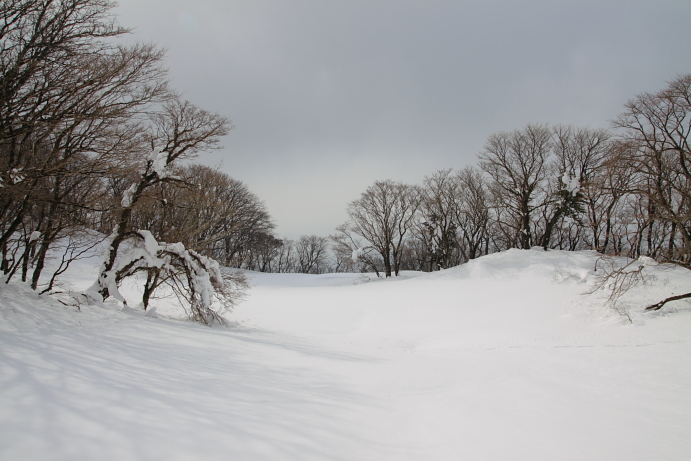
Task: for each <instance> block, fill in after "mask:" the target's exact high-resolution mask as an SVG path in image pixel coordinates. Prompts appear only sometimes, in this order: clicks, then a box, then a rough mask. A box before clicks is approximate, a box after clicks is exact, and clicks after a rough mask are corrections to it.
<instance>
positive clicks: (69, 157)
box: [0, 0, 243, 323]
mask: <svg viewBox="0 0 691 461" xmlns="http://www.w3.org/2000/svg"><path fill="white" fill-rule="evenodd" d="M113 7H114V3H112V2H110V1H107V0H65V1H60V2H54V1H48V0H8V1H5V2H3V6H2V9H0V251H1V252H2V261H1V262H0V270H2V272H3V273H4V274H5V275H6V281H9V280H10V279H11V278H12V277H13V276H15V275H18V276H20V277H21V279H22V280H23V281H29V282H30V284H31V287H32V288H33V289H35V290H36V289H38V288H39V282H40V280H41V275H42V272H43V269H44V267H45V262H46V258H47V255H48V254H49V251H50V250H52V249H55V248H57V247H59V246H60V245H61V246H62V248H63V250H64V252H63V256H62V263H61V264H60V265H59V268H58V269H57V271H55V273H53V274H52V276H51V277H50V280H49V282H48V284H47V286H46V287H45V288H44V289H43V292H45V291H48V290H50V289H52V288H53V284H54V282H55V277H56V276H58V275H59V274H60V273H61V272H63V271H64V270H65V269H66V268H67V266H68V265H69V263H70V262H71V261H73V260H74V259H75V258H77V257H79V256H80V255H81V254H82V253H83V251H85V250H84V245H83V244H84V241H85V240H88V239H90V238H91V237H93V236H94V234H95V232H94V231H97V230H100V231H105V230H106V228H108V229H107V233H108V234H109V237H108V239H107V255H106V257H105V261H104V263H103V267H102V269H101V273H100V275H99V277H98V280H97V282H96V284H95V285H94V290H93V291H91V292H90V293H88V294H86V296H87V297H88V298H90V299H95V298H105V297H108V296H115V297H117V298H119V299H121V300H122V301H123V302H126V301H125V300H124V298H122V296H121V295H120V294H119V293H118V290H117V287H118V285H119V284H120V282H121V281H122V280H123V279H124V278H126V277H130V276H132V275H134V274H135V273H137V272H146V273H147V274H148V276H147V282H146V286H145V290H144V291H145V295H144V296H145V297H144V305H145V306H146V305H147V304H148V299H149V297H150V296H151V293H152V292H153V291H154V290H155V289H156V288H158V287H159V286H161V284H162V283H168V284H171V285H173V286H175V287H177V288H178V290H177V292H178V293H179V294H180V295H181V296H182V297H183V298H184V299H185V300H186V302H187V306H188V307H189V309H190V315H191V317H192V318H194V319H195V320H199V321H201V322H204V323H211V322H214V321H222V317H220V311H217V310H216V308H215V307H214V303H213V299H212V298H214V297H216V298H220V299H222V301H223V303H221V305H222V306H223V305H225V306H228V305H229V304H231V303H232V302H233V299H234V296H233V294H234V293H235V292H236V291H237V289H238V288H241V287H242V284H243V281H242V279H241V278H239V277H237V276H230V275H228V274H224V273H223V272H222V271H221V270H220V269H219V267H218V265H217V264H216V263H215V262H214V261H213V260H212V259H210V258H209V257H207V256H205V255H204V254H202V252H201V251H197V249H199V250H202V251H206V248H205V247H204V245H202V244H200V237H199V236H198V235H196V236H191V235H188V236H187V237H188V238H187V240H186V243H188V245H189V243H190V242H192V241H193V242H194V244H192V245H189V246H185V244H183V243H182V242H181V240H183V239H181V240H177V242H180V243H175V244H168V243H162V242H159V241H158V240H159V239H161V238H166V237H168V235H165V233H163V232H158V233H157V235H156V236H154V234H152V232H151V231H150V230H148V229H147V227H145V226H144V225H143V224H144V222H143V221H144V220H143V218H144V215H145V214H146V212H145V211H144V210H145V205H146V204H147V203H150V202H151V200H152V197H154V196H155V195H156V193H157V192H160V191H169V192H170V193H171V194H175V193H182V192H180V190H191V189H193V188H194V187H196V186H197V184H195V183H194V182H193V181H190V179H191V178H190V176H189V175H188V177H187V178H183V176H182V175H179V174H178V173H177V171H176V168H178V165H179V163H180V161H181V160H184V159H190V158H193V157H194V156H196V155H197V154H198V153H201V152H204V151H207V150H209V149H213V148H215V147H216V146H217V145H218V142H219V138H220V137H222V136H224V135H225V134H227V133H228V131H229V130H230V128H231V125H230V121H229V120H228V119H226V118H225V117H223V116H221V115H218V114H213V113H210V112H207V111H204V110H202V109H200V108H198V107H196V106H195V105H194V104H192V103H190V102H188V101H184V100H182V99H181V98H180V97H179V96H178V95H177V94H176V93H175V92H174V91H172V90H171V89H170V88H169V86H168V83H167V81H166V79H165V72H164V70H163V68H162V60H163V54H164V53H163V52H162V51H161V50H159V49H158V48H156V47H155V46H153V45H142V44H136V45H131V46H120V45H117V44H115V41H114V40H113V39H114V38H116V37H118V36H120V35H122V34H125V33H127V32H128V31H127V30H126V29H124V28H122V27H120V26H118V25H117V24H116V23H115V21H114V18H113V16H112V14H111V10H112V8H113ZM174 190H175V191H176V192H172V191H174ZM89 230H91V231H89ZM186 231H189V229H182V232H183V233H184V232H186ZM92 245H94V244H93V243H92ZM87 248H88V247H87ZM95 293H98V295H96V294H95Z"/></svg>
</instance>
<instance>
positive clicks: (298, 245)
mask: <svg viewBox="0 0 691 461" xmlns="http://www.w3.org/2000/svg"><path fill="white" fill-rule="evenodd" d="M328 248H329V239H327V238H326V237H319V236H317V235H302V236H300V239H298V240H297V241H296V242H295V254H296V259H297V267H296V272H300V273H303V274H321V273H323V272H325V271H326V270H327V269H328V262H327V261H328V253H327V251H328Z"/></svg>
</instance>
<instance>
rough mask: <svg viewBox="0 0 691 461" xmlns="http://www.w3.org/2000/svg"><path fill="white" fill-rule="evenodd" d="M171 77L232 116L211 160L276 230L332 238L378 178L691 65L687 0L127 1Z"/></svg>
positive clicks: (131, 17) (421, 172)
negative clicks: (262, 204) (250, 195)
mask: <svg viewBox="0 0 691 461" xmlns="http://www.w3.org/2000/svg"><path fill="white" fill-rule="evenodd" d="M117 11H118V13H119V14H120V22H121V23H122V24H123V25H126V26H132V27H135V28H136V32H135V34H134V35H133V36H132V37H131V38H130V39H133V40H142V41H155V42H157V43H158V44H160V45H161V46H163V47H166V48H167V49H168V50H169V52H168V60H167V63H168V66H169V68H170V76H171V80H172V82H173V85H174V86H175V88H177V89H178V90H180V91H182V92H184V93H185V95H186V96H187V97H188V98H189V99H191V100H192V101H194V102H195V103H197V104H198V105H200V106H202V107H204V108H206V109H210V110H214V111H218V112H221V113H223V114H224V115H227V116H229V117H231V118H233V120H234V123H235V126H236V128H235V130H234V131H233V132H232V133H231V134H230V136H228V137H227V138H226V139H225V141H224V145H225V149H224V150H223V151H221V152H219V153H215V154H213V155H211V156H208V157H206V159H204V158H200V161H204V162H205V163H209V164H214V163H216V162H219V161H221V160H222V161H223V164H224V170H225V171H226V172H227V173H229V174H230V175H231V176H233V177H235V178H237V179H240V180H242V181H244V182H246V183H247V184H248V186H249V187H250V188H251V189H252V190H253V191H254V192H255V193H257V194H258V195H259V196H260V197H262V198H263V199H264V200H265V201H266V203H267V205H268V207H269V210H270V212H271V214H272V215H273V216H274V217H275V219H276V221H277V224H278V225H279V228H278V231H279V233H280V234H282V235H287V236H289V237H296V236H299V235H300V234H302V233H318V234H322V235H326V234H328V233H330V232H332V231H333V228H334V227H335V226H336V225H338V224H340V223H341V222H343V221H344V220H345V207H346V205H347V203H348V202H349V201H351V200H353V199H355V198H357V197H358V196H359V194H360V193H361V192H362V191H363V190H364V188H365V187H367V186H368V185H369V184H371V183H372V182H373V181H374V180H376V179H396V180H403V181H407V182H419V181H421V180H422V178H423V177H424V176H425V175H426V174H431V173H433V172H434V171H435V170H436V169H439V168H446V167H452V168H457V167H460V166H463V165H465V164H469V163H474V162H475V156H476V154H477V153H478V152H479V151H480V150H481V149H482V145H483V143H484V140H485V139H486V138H487V136H488V135H489V134H491V133H494V132H497V131H500V130H512V129H515V128H520V127H522V126H524V125H525V124H526V123H531V122H535V123H547V122H549V123H553V124H556V123H573V124H577V125H589V126H597V127H600V126H608V120H609V119H611V118H613V117H615V116H616V115H617V113H618V112H619V111H620V109H621V107H622V104H623V103H624V102H625V101H626V100H627V99H628V98H630V97H632V96H633V95H635V94H636V93H639V92H642V91H655V90H657V89H659V88H661V87H663V86H664V84H665V81H666V80H669V79H671V78H673V77H674V76H675V75H676V74H679V73H685V72H689V71H690V70H691V69H689V63H691V59H689V58H691V52H690V51H689V50H690V49H691V46H690V45H691V32H689V28H688V18H689V17H691V4H690V3H687V2H680V1H678V0H661V1H657V2H654V3H653V2H649V1H626V2H625V1H579V2H559V1H527V2H516V1H477V2H475V1H465V2H459V1H424V2H423V1H403V0H401V1H395V0H362V1H353V0H350V1H325V0H323V1H316V0H315V1H261V0H243V1H214V0H196V1H195V2H194V3H193V2H190V1H181V0H178V1H171V0H121V1H120V7H119V8H118V10H117Z"/></svg>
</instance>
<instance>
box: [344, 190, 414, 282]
mask: <svg viewBox="0 0 691 461" xmlns="http://www.w3.org/2000/svg"><path fill="white" fill-rule="evenodd" d="M419 204H420V199H419V191H418V188H417V187H414V186H409V185H406V184H402V183H398V182H394V181H390V180H388V181H376V182H375V183H374V184H373V185H372V186H370V187H368V188H367V190H366V191H365V192H363V193H362V196H361V197H360V198H359V199H357V200H354V201H353V202H351V203H350V204H349V205H348V216H349V217H350V221H349V223H348V225H347V228H344V229H343V230H345V231H346V232H348V233H350V232H352V233H354V234H357V235H359V236H360V237H362V238H363V239H364V240H365V241H366V242H367V243H368V244H369V245H368V246H369V247H371V248H372V249H374V250H375V251H376V252H377V253H379V255H380V256H381V258H382V260H383V264H384V274H385V276H386V277H391V274H392V273H393V274H395V275H398V274H399V272H400V269H401V258H402V256H403V249H404V246H405V238H406V236H407V234H408V233H409V231H410V230H411V229H412V226H413V223H414V219H415V215H416V212H417V209H418V207H419Z"/></svg>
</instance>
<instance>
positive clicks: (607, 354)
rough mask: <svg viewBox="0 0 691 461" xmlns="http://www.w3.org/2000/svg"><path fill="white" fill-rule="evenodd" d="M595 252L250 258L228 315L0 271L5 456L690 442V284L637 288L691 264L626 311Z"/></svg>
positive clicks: (265, 454)
mask: <svg viewBox="0 0 691 461" xmlns="http://www.w3.org/2000/svg"><path fill="white" fill-rule="evenodd" d="M595 260H596V255H595V254H594V253H591V252H577V253H570V252H561V251H547V252H545V251H540V250H537V249H534V250H511V251H507V252H504V253H499V254H494V255H490V256H487V257H483V258H480V259H478V260H474V261H471V262H470V263H468V264H466V265H463V266H460V267H457V268H453V269H448V270H445V271H441V272H437V273H433V274H420V273H414V272H410V273H408V272H406V273H403V275H402V276H401V277H398V278H396V279H389V280H381V279H379V280H377V279H376V278H375V277H374V276H373V275H371V274H370V275H363V274H327V275H319V276H316V275H300V274H260V273H248V275H249V277H250V281H251V284H252V285H253V287H252V288H251V291H250V294H249V297H248V299H247V300H246V301H245V302H243V303H241V304H240V305H239V306H237V307H236V309H235V311H234V312H233V313H232V314H228V315H227V317H228V320H229V321H230V327H228V328H224V327H213V328H209V327H205V326H202V325H198V324H194V323H191V322H188V321H182V320H179V319H172V318H171V317H174V316H175V315H176V314H174V312H175V310H174V309H173V307H171V306H172V302H173V301H172V300H171V299H165V298H164V299H158V300H155V301H156V306H155V307H156V312H157V315H158V317H156V316H146V315H144V313H143V312H142V311H141V310H138V309H136V308H125V309H124V310H123V309H122V305H121V304H120V303H117V302H116V301H114V300H108V301H107V302H106V303H105V304H104V305H103V306H100V307H99V306H89V305H83V306H81V310H80V311H77V310H76V308H74V307H68V306H64V305H62V304H60V303H58V302H56V301H55V300H54V299H51V298H48V297H46V296H42V297H39V296H38V295H36V294H35V293H34V292H31V291H30V290H29V289H28V288H26V287H25V286H23V285H22V284H19V283H10V284H9V285H6V284H4V283H0V459H1V460H3V461H5V460H7V461H9V460H94V459H98V460H100V461H108V460H118V461H123V460H171V461H175V460H205V461H210V460H549V461H553V460H579V461H580V460H608V461H614V460H622V461H624V460H625V461H635V460H651V459H655V460H688V459H689V456H690V454H691V437H689V435H690V434H691V303H689V302H686V301H680V302H676V303H670V304H669V305H668V306H665V307H664V308H663V310H661V311H659V312H654V313H649V312H644V311H643V308H644V307H645V306H646V305H647V304H651V303H653V302H656V301H659V300H660V299H662V298H664V297H667V296H670V295H673V294H680V293H682V292H686V291H688V289H689V287H691V277H690V276H689V274H688V271H683V270H681V269H665V268H663V267H662V266H655V267H646V269H645V270H650V271H651V274H654V277H651V278H650V279H649V282H648V285H646V286H643V287H639V288H636V289H634V290H632V291H631V292H630V293H629V294H628V295H627V297H626V298H624V299H623V300H622V302H621V303H620V304H619V307H618V308H619V310H620V311H622V312H628V314H629V316H630V317H631V318H632V320H633V323H630V322H629V321H628V320H627V319H626V317H624V316H622V315H619V314H618V313H617V312H615V311H614V310H613V309H611V308H608V307H605V306H604V305H603V297H602V295H601V294H595V295H586V294H584V293H585V292H586V291H588V289H589V288H590V287H591V286H592V283H593V281H594V277H595V274H594V273H593V267H594V264H595ZM96 271H97V269H96V268H89V267H87V266H86V265H85V264H82V265H77V266H76V267H75V270H74V271H73V273H72V275H71V279H70V280H71V283H72V284H73V287H74V288H75V289H80V288H81V287H86V286H88V284H89V282H90V281H92V280H93V277H94V273H95V272H96ZM127 290H130V291H129V292H128V291H127ZM123 293H125V295H126V296H127V297H128V299H129V298H131V297H132V292H131V288H127V287H124V288H123ZM166 312H167V314H166ZM150 315H151V314H150ZM178 317H179V315H178Z"/></svg>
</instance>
